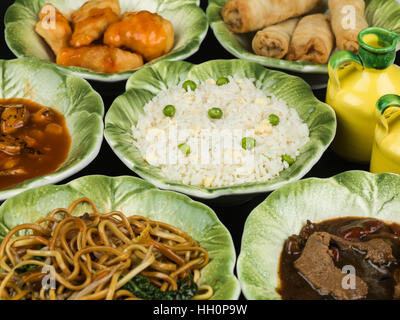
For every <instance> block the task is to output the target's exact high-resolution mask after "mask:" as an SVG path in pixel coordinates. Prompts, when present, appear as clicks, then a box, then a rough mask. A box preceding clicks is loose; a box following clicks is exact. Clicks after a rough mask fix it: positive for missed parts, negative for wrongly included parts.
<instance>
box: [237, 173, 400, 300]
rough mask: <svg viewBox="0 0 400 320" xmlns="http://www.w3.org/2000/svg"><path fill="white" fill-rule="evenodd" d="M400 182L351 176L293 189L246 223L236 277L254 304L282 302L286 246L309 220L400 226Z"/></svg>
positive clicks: (272, 199)
mask: <svg viewBox="0 0 400 320" xmlns="http://www.w3.org/2000/svg"><path fill="white" fill-rule="evenodd" d="M399 212H400V176H398V175H395V174H388V173H384V174H372V173H368V172H365V171H348V172H344V173H341V174H338V175H336V176H334V177H332V178H329V179H317V178H310V179H305V180H301V181H297V182H294V183H291V184H288V185H286V186H284V187H282V188H280V189H279V190H276V191H274V192H273V193H271V195H270V196H269V197H268V198H267V199H266V200H265V201H264V202H262V203H261V204H260V205H259V206H258V207H257V208H255V209H254V210H253V211H252V212H251V213H250V215H249V217H248V218H247V221H246V224H245V227H244V233H243V238H242V246H241V251H240V255H239V258H238V263H237V273H238V277H239V281H240V284H241V287H242V291H243V294H244V295H245V296H246V298H247V299H250V300H272V299H280V295H279V294H278V293H277V292H276V288H277V286H278V285H279V277H278V268H279V258H280V254H281V251H282V248H283V244H284V242H285V240H286V239H287V238H288V237H289V236H291V235H292V234H298V233H299V232H300V229H301V228H302V226H303V225H305V224H306V222H307V219H309V220H311V221H312V222H321V221H323V220H327V219H333V218H340V217H346V216H353V217H374V218H377V219H381V220H384V221H388V222H397V223H399V222H400V214H399Z"/></svg>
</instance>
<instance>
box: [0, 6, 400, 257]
mask: <svg viewBox="0 0 400 320" xmlns="http://www.w3.org/2000/svg"><path fill="white" fill-rule="evenodd" d="M11 3H13V1H10V0H2V4H1V6H2V8H1V12H0V16H2V17H4V14H5V11H6V8H7V7H8V6H9V5H10V4H11ZM201 7H202V8H203V9H204V10H205V9H206V7H207V1H206V0H201ZM1 28H2V29H1V30H0V33H1V35H0V36H1V39H0V59H14V58H15V56H14V55H13V53H12V52H11V51H10V50H9V49H8V47H7V45H6V43H5V40H4V25H3V24H1ZM234 58H235V57H234V56H232V55H231V54H230V53H228V52H227V51H226V50H225V49H224V48H223V47H222V46H221V45H220V44H219V42H218V41H217V39H216V38H215V36H214V34H213V32H212V30H211V28H210V29H209V30H208V33H207V36H206V38H205V39H204V41H203V43H202V44H201V47H200V49H199V51H198V52H197V53H195V54H194V55H192V56H191V57H189V58H188V59H186V60H187V61H189V62H191V63H196V64H198V63H202V62H205V61H209V60H213V59H234ZM396 62H397V63H400V56H399V55H397V59H396ZM297 75H298V76H302V75H301V74H297ZM89 82H90V84H91V85H92V86H93V88H94V89H95V90H96V91H97V92H99V93H100V94H101V96H102V98H103V100H104V106H105V111H106V112H107V110H108V108H109V107H110V105H111V104H112V102H113V101H114V99H115V98H116V97H117V96H118V95H120V94H122V93H123V92H124V90H125V83H126V81H120V82H116V83H102V82H96V81H89ZM313 92H314V94H315V96H316V97H317V98H318V99H320V100H321V101H325V94H326V90H325V89H319V90H313ZM348 170H368V166H366V165H359V164H354V163H350V162H347V161H345V160H343V159H341V158H339V157H338V156H336V155H335V154H334V153H333V152H332V151H331V150H330V149H328V150H327V151H326V152H325V154H324V155H323V156H322V158H321V159H320V161H319V162H318V163H317V164H316V165H315V166H314V167H313V168H312V169H311V171H310V172H309V173H308V174H307V175H306V176H305V177H304V178H308V177H319V178H327V177H331V176H333V175H335V174H338V173H341V172H343V171H348ZM93 174H102V175H107V176H121V175H130V176H135V174H134V173H133V172H132V171H131V170H130V169H129V168H128V167H126V166H125V165H124V164H123V163H122V162H121V161H120V160H119V158H118V157H117V156H116V155H115V154H114V152H113V151H112V150H111V148H110V147H109V145H108V144H107V142H106V141H105V140H103V144H102V147H101V150H100V153H99V155H98V156H97V157H96V159H95V160H94V161H93V162H92V163H90V164H89V165H88V166H87V167H86V168H85V169H83V170H81V171H80V172H79V173H77V174H75V175H74V176H71V177H69V178H68V179H66V180H64V181H62V182H60V183H59V184H64V183H67V182H69V181H71V180H73V179H76V178H79V177H82V176H86V175H93ZM267 196H268V193H263V194H259V195H257V196H256V197H255V198H253V199H251V200H250V201H248V202H246V203H244V204H241V205H238V206H233V207H232V206H231V207H219V206H215V205H211V207H212V209H213V210H214V211H215V212H216V214H217V215H218V217H219V219H220V220H221V221H222V223H223V224H224V225H225V226H226V227H227V228H228V230H229V231H230V233H231V235H232V238H233V242H234V244H235V248H236V253H237V254H239V252H240V243H241V238H242V233H243V228H244V224H245V221H246V219H247V217H248V215H249V214H250V212H251V211H252V210H253V209H254V208H255V207H256V206H258V205H259V204H260V203H261V202H262V201H263V200H264V199H265V198H266V197H267Z"/></svg>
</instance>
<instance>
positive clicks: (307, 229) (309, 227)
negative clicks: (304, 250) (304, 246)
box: [299, 220, 317, 241]
mask: <svg viewBox="0 0 400 320" xmlns="http://www.w3.org/2000/svg"><path fill="white" fill-rule="evenodd" d="M315 231H317V227H316V226H315V224H314V223H312V222H311V221H310V220H307V223H306V225H305V226H304V227H303V228H301V231H300V233H299V236H300V237H301V238H303V239H304V240H306V241H307V239H308V237H309V236H311V235H312V234H313V233H314V232H315Z"/></svg>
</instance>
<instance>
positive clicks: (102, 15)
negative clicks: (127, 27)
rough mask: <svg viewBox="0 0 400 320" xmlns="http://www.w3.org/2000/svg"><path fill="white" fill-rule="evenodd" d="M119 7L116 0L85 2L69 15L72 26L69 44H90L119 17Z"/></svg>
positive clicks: (80, 45)
mask: <svg viewBox="0 0 400 320" xmlns="http://www.w3.org/2000/svg"><path fill="white" fill-rule="evenodd" d="M120 14H121V9H120V7H119V2H118V0H100V1H89V2H86V3H85V4H84V5H83V6H82V7H81V8H80V9H78V10H77V11H75V12H74V13H73V14H72V15H71V21H72V23H73V26H74V33H73V34H72V37H71V40H70V42H69V43H70V45H71V46H73V47H82V46H86V45H89V44H91V43H92V42H93V41H95V40H97V39H99V38H101V37H102V35H103V34H104V31H106V29H107V28H108V27H109V26H110V25H111V24H112V23H114V22H117V21H118V20H119V19H120Z"/></svg>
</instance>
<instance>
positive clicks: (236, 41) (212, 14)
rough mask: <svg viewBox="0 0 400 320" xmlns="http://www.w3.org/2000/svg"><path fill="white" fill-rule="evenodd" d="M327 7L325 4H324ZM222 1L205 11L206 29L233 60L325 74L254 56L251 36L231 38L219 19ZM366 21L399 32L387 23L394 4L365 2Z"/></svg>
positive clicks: (318, 68) (399, 8)
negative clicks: (206, 18)
mask: <svg viewBox="0 0 400 320" xmlns="http://www.w3.org/2000/svg"><path fill="white" fill-rule="evenodd" d="M324 2H325V4H327V1H324ZM225 3H226V1H225V0H211V1H209V5H208V8H207V16H208V19H209V22H210V27H211V29H212V30H213V31H214V34H215V36H216V38H217V39H218V41H219V43H220V44H221V45H222V46H223V47H224V48H225V49H226V50H228V51H229V52H230V53H231V54H232V55H234V56H235V57H237V58H240V59H244V60H248V61H253V62H257V63H260V64H262V65H264V66H266V67H271V68H277V69H283V70H288V71H293V72H299V73H312V74H326V73H327V72H328V66H327V65H315V64H312V63H309V62H297V61H286V60H281V59H274V58H269V57H262V56H259V55H256V54H254V52H253V50H252V49H251V39H252V34H247V33H245V34H239V35H235V34H234V33H232V32H231V31H230V30H229V29H228V28H227V27H226V25H225V23H224V21H223V20H222V17H221V15H220V11H221V8H222V7H223V6H224V4H225ZM325 9H326V6H325V7H324V8H323V9H322V11H324V10H325ZM365 10H366V11H365V15H366V19H367V21H368V23H369V25H370V26H379V27H384V28H388V29H390V30H393V31H396V32H400V27H399V25H398V20H397V21H396V19H391V18H390V15H393V16H397V15H398V12H400V5H399V3H398V1H396V0H369V1H366V9H365Z"/></svg>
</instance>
